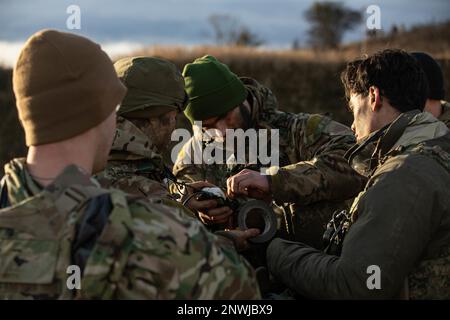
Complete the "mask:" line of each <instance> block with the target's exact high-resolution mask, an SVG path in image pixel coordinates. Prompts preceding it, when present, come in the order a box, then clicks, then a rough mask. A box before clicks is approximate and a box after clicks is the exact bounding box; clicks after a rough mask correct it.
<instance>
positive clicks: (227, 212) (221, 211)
mask: <svg viewBox="0 0 450 320" xmlns="http://www.w3.org/2000/svg"><path fill="white" fill-rule="evenodd" d="M232 215H233V210H231V208H229V207H220V208H215V209H211V210H208V211H206V212H205V211H203V212H202V211H198V216H199V218H200V220H201V221H202V222H203V223H204V224H225V223H228V222H229V220H230V218H231V216H232Z"/></svg>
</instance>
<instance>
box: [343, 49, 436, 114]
mask: <svg viewBox="0 0 450 320" xmlns="http://www.w3.org/2000/svg"><path fill="white" fill-rule="evenodd" d="M341 81H342V83H343V84H344V88H345V96H346V98H347V99H350V94H352V93H354V94H362V95H364V96H367V95H368V94H369V88H370V87H371V86H375V87H377V88H378V89H379V90H380V94H381V96H382V97H385V98H387V99H388V100H389V103H390V104H391V106H392V107H394V108H395V109H397V110H399V111H400V112H407V111H410V110H414V109H419V110H421V111H422V110H423V108H424V107H425V101H426V99H427V96H428V83H427V80H426V77H425V73H424V72H423V70H422V68H421V67H420V66H419V64H418V63H417V61H416V59H414V57H413V56H411V55H410V54H408V53H407V52H406V51H403V50H398V49H386V50H382V51H379V52H377V53H375V54H373V55H370V56H367V57H364V58H362V59H356V60H353V61H351V62H349V63H348V64H347V67H346V68H345V70H344V71H343V72H342V73H341Z"/></svg>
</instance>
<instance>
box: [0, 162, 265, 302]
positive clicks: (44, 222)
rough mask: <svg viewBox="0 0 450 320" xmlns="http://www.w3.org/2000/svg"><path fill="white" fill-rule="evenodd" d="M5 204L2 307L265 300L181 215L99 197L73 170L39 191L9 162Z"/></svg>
mask: <svg viewBox="0 0 450 320" xmlns="http://www.w3.org/2000/svg"><path fill="white" fill-rule="evenodd" d="M1 199H2V207H3V208H2V209H1V210H0V299H253V298H259V297H260V294H259V290H258V284H257V282H256V279H255V274H254V271H253V270H252V268H251V267H250V266H249V264H248V262H246V261H245V260H244V259H243V258H241V257H240V256H239V255H238V254H237V253H236V251H235V250H234V247H233V246H232V244H231V241H229V240H228V239H226V238H223V237H220V236H215V235H213V234H211V233H209V232H208V231H207V230H206V229H205V228H204V227H203V225H202V224H201V223H199V222H198V221H197V220H195V219H192V218H189V217H187V216H186V214H185V213H184V212H183V208H182V207H175V206H169V205H165V204H163V203H161V201H160V200H157V199H153V200H148V199H144V198H138V197H136V196H129V195H126V194H125V193H123V192H122V191H120V190H106V189H101V188H99V187H98V186H97V185H96V182H95V181H93V180H92V179H90V178H89V176H87V175H86V174H84V173H83V172H82V171H81V170H80V169H79V168H78V167H76V166H68V167H67V168H66V169H65V170H64V171H63V173H62V174H61V175H60V176H59V177H57V179H55V181H54V182H53V183H52V184H51V185H49V186H47V187H46V188H44V189H41V188H40V187H39V186H38V185H36V183H35V182H34V181H33V179H32V178H31V176H30V175H29V174H28V173H27V171H26V168H25V162H24V160H13V161H11V162H10V163H9V164H7V165H6V167H5V177H4V178H3V180H2V194H1ZM71 265H73V266H77V267H79V271H81V272H79V273H78V274H80V273H81V277H80V278H81V279H80V280H81V282H80V286H81V288H80V289H79V290H77V289H74V288H73V286H72V285H76V281H75V280H74V279H73V278H72V279H71V278H69V277H70V276H76V273H75V272H76V271H74V270H73V269H68V267H69V266H71ZM74 268H76V267H74ZM69 271H70V272H69ZM68 272H69V274H68ZM69 284H70V286H69Z"/></svg>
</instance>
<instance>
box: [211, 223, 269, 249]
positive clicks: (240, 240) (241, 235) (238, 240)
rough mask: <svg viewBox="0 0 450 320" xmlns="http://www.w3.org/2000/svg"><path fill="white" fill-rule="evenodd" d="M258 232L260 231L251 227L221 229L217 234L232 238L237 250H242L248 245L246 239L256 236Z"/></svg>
mask: <svg viewBox="0 0 450 320" xmlns="http://www.w3.org/2000/svg"><path fill="white" fill-rule="evenodd" d="M218 233H219V232H218ZM259 233H260V231H259V230H258V229H255V228H252V229H247V230H239V229H235V230H225V231H221V232H220V233H219V234H221V235H223V236H225V237H227V238H229V239H231V240H233V242H234V246H235V247H236V250H237V251H244V250H246V249H248V247H249V243H248V241H247V240H248V239H250V238H253V237H256V236H257V235H259Z"/></svg>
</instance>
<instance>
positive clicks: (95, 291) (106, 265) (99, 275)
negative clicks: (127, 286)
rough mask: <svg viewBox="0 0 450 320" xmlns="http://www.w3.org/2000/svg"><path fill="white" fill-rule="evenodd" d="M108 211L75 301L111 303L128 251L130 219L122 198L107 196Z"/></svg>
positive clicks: (122, 195)
mask: <svg viewBox="0 0 450 320" xmlns="http://www.w3.org/2000/svg"><path fill="white" fill-rule="evenodd" d="M110 197H111V203H112V211H111V214H110V215H109V217H108V221H107V223H106V225H105V227H104V228H103V231H102V233H101V234H100V236H99V237H98V239H97V241H96V242H95V245H94V247H93V249H92V251H91V254H90V256H89V258H88V260H87V264H86V267H85V269H84V274H83V277H82V279H81V287H82V290H80V291H79V292H78V296H77V298H78V299H111V298H113V297H114V294H115V291H116V289H117V285H118V282H119V281H120V279H121V276H122V273H123V271H124V269H125V266H126V263H127V260H128V255H129V253H130V251H131V248H132V239H133V237H132V234H131V231H130V227H131V223H132V218H131V213H130V210H129V207H128V201H127V197H126V194H125V193H123V192H121V191H118V190H113V191H112V192H111V193H110Z"/></svg>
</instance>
